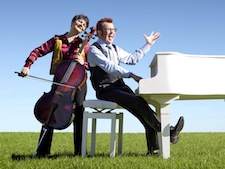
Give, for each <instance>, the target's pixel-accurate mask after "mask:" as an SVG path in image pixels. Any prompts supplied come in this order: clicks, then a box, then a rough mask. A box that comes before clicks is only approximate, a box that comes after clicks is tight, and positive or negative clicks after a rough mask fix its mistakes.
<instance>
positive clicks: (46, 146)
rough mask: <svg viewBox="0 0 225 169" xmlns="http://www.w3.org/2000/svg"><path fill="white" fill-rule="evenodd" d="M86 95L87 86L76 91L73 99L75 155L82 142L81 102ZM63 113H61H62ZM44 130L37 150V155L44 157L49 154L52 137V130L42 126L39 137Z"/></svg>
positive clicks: (79, 152) (78, 152) (82, 109)
mask: <svg viewBox="0 0 225 169" xmlns="http://www.w3.org/2000/svg"><path fill="white" fill-rule="evenodd" d="M86 94H87V84H85V85H84V86H82V88H81V90H77V92H76V95H75V97H74V102H75V104H76V107H75V109H74V114H75V118H74V120H73V126H74V127H73V128H74V153H75V155H80V154H81V142H82V124H83V123H82V122H83V111H84V108H83V101H84V100H85V97H86ZM62 113H63V112H62ZM44 129H47V130H46V134H45V136H44V138H43V139H42V141H41V143H40V146H39V148H38V149H37V154H38V155H46V154H50V149H51V143H52V136H53V131H54V129H53V128H50V127H48V126H45V125H43V126H42V128H41V132H40V137H39V141H40V139H41V137H42V136H43V133H44Z"/></svg>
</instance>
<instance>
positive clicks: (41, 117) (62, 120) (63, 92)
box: [34, 60, 87, 129]
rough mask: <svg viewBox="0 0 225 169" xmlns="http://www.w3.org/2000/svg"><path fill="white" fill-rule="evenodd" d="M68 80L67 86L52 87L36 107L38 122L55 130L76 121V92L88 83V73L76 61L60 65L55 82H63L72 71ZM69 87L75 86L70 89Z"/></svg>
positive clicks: (35, 113) (68, 61) (64, 62)
mask: <svg viewBox="0 0 225 169" xmlns="http://www.w3.org/2000/svg"><path fill="white" fill-rule="evenodd" d="M71 65H72V69H73V70H72V72H71V73H70V74H69V77H68V78H67V81H66V83H62V84H65V85H66V86H58V85H52V88H51V91H50V92H48V93H44V94H43V95H42V96H41V97H40V99H39V100H38V101H37V103H36V105H35V107H34V115H35V117H36V118H37V120H38V121H39V122H40V123H42V124H45V125H47V126H49V127H51V128H54V129H65V128H67V127H68V126H69V125H70V124H71V122H72V121H73V119H74V113H73V110H74V107H75V106H76V105H74V102H73V99H74V96H75V94H76V90H80V88H81V87H82V85H83V84H84V83H85V82H86V78H87V77H86V76H87V75H86V71H85V68H84V66H82V65H80V64H77V63H76V62H75V61H71V60H67V61H63V62H62V63H60V64H59V65H58V67H57V69H56V72H55V76H54V81H55V82H62V79H63V77H64V76H65V72H66V71H67V70H68V69H71ZM68 86H73V87H74V88H72V87H68Z"/></svg>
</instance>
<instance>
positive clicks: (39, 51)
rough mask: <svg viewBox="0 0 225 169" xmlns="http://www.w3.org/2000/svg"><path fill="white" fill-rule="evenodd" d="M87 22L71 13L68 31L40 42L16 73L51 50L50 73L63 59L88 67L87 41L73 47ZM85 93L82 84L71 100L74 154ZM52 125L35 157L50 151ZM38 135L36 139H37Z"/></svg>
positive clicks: (78, 146) (78, 144)
mask: <svg viewBox="0 0 225 169" xmlns="http://www.w3.org/2000/svg"><path fill="white" fill-rule="evenodd" d="M88 26H89V19H88V17H87V16H85V15H83V14H79V15H76V16H74V17H73V19H72V21H71V27H70V30H69V32H66V33H64V34H62V35H55V36H54V37H52V38H51V39H49V40H48V41H46V42H45V43H43V44H42V45H41V46H39V47H37V48H35V49H34V50H33V51H32V52H31V53H30V55H29V56H28V58H27V59H26V61H25V65H24V67H23V68H22V70H21V72H20V75H21V76H23V77H25V76H27V75H28V74H29V71H30V67H31V65H32V64H33V63H34V61H36V60H37V59H38V58H39V57H42V56H45V55H46V54H48V53H50V52H53V57H52V62H51V68H50V74H53V75H54V71H55V69H56V67H57V65H58V64H59V63H60V62H62V61H65V60H73V59H75V61H76V62H77V63H79V64H81V65H83V66H84V67H85V69H88V63H87V61H86V56H87V52H88V49H89V47H90V45H89V44H88V43H86V44H85V46H84V49H83V52H82V53H81V54H79V53H78V52H77V51H78V49H79V47H80V45H81V43H82V41H83V40H82V39H81V38H80V37H79V34H80V33H82V32H84V31H85V30H86V29H87V27H88ZM52 87H54V84H53V85H52ZM86 93H87V85H86V84H84V85H83V86H82V88H81V90H77V92H76V95H75V98H74V102H75V104H76V107H75V110H74V113H75V118H74V121H73V125H74V153H75V155H80V154H81V141H82V140H81V138H82V119H83V111H84V108H83V101H84V100H85V97H86ZM43 129H44V128H43V126H42V129H41V133H40V138H41V136H42V135H43ZM53 130H54V129H53V128H48V129H47V131H46V133H45V137H44V139H43V141H42V142H41V144H40V146H39V147H38V149H37V154H36V156H37V157H47V156H48V155H49V154H50V149H51V142H52V136H53ZM40 138H39V140H40Z"/></svg>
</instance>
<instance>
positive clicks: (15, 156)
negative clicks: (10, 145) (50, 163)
mask: <svg viewBox="0 0 225 169" xmlns="http://www.w3.org/2000/svg"><path fill="white" fill-rule="evenodd" d="M148 156H155V157H157V155H146V154H140V153H135V152H126V153H122V154H121V155H116V157H148ZM63 157H67V158H68V157H69V158H74V157H81V156H75V155H74V154H72V153H63V154H54V155H46V156H41V157H38V156H34V155H21V154H12V156H11V158H12V160H15V161H20V160H32V159H52V160H54V159H57V158H63ZM93 157H95V158H96V157H103V158H111V157H110V156H109V153H96V154H95V155H94V156H91V155H89V154H87V155H86V156H85V158H93Z"/></svg>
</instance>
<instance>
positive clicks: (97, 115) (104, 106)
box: [81, 100, 123, 157]
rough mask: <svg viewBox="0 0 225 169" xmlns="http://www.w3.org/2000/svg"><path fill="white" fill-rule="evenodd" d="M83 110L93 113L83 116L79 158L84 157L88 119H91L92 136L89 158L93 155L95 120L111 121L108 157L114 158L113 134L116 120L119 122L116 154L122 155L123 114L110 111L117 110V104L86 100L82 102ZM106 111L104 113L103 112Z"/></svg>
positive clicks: (85, 113)
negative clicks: (89, 110) (90, 110)
mask: <svg viewBox="0 0 225 169" xmlns="http://www.w3.org/2000/svg"><path fill="white" fill-rule="evenodd" d="M83 105H84V107H85V108H92V109H94V110H95V111H93V112H86V111H85V112H84V115H83V131H82V148H81V156H82V157H84V156H86V150H87V129H88V119H89V118H91V119H92V134H91V156H94V154H95V142H96V120H97V119H111V136H110V157H115V147H116V141H115V134H116V131H115V130H116V119H118V120H119V136H118V154H121V153H122V134H123V113H115V112H112V110H114V109H116V108H117V104H116V103H114V102H111V101H105V100H86V101H84V102H83ZM104 111H106V112H104Z"/></svg>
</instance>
